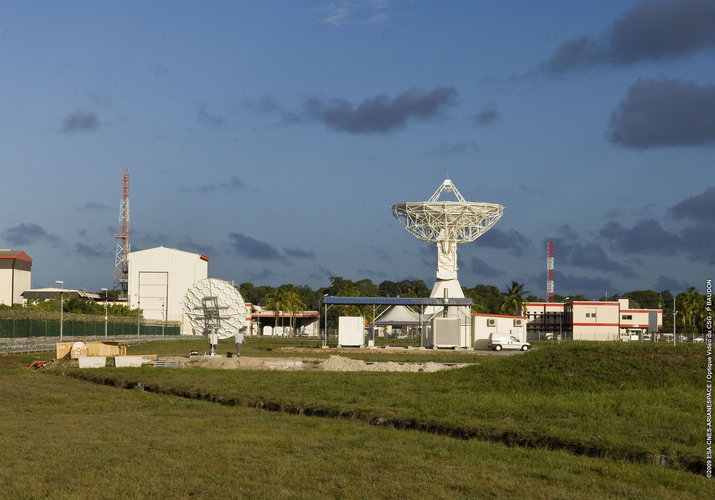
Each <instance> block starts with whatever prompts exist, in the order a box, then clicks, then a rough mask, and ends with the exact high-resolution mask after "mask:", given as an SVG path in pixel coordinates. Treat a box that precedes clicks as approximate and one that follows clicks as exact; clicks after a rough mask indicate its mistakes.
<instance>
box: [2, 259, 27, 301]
mask: <svg viewBox="0 0 715 500" xmlns="http://www.w3.org/2000/svg"><path fill="white" fill-rule="evenodd" d="M31 281H32V259H31V258H30V256H29V255H27V254H26V253H25V252H22V251H20V252H18V251H14V250H8V249H5V250H0V304H5V305H8V306H14V305H22V304H24V303H25V300H24V299H23V297H22V292H24V291H25V290H29V289H30V288H32V286H31Z"/></svg>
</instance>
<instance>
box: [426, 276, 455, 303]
mask: <svg viewBox="0 0 715 500" xmlns="http://www.w3.org/2000/svg"><path fill="white" fill-rule="evenodd" d="M445 291H446V295H445ZM429 296H430V298H433V299H435V298H436V299H443V298H444V297H447V298H450V299H463V298H464V292H462V285H460V284H459V280H458V279H457V278H454V279H451V280H441V279H437V281H435V282H434V286H433V287H432V293H430V294H429Z"/></svg>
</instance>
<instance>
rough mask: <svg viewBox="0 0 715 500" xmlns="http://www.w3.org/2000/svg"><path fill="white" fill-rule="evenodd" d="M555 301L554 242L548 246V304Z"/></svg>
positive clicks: (550, 242)
mask: <svg viewBox="0 0 715 500" xmlns="http://www.w3.org/2000/svg"><path fill="white" fill-rule="evenodd" d="M553 301H554V242H553V241H549V242H548V243H547V244H546V302H553Z"/></svg>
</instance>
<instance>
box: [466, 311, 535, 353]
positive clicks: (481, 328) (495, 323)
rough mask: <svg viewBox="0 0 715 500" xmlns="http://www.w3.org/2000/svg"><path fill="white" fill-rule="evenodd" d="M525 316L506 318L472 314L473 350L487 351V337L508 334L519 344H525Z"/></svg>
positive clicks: (498, 315)
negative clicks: (518, 341)
mask: <svg viewBox="0 0 715 500" xmlns="http://www.w3.org/2000/svg"><path fill="white" fill-rule="evenodd" d="M526 324H527V318H526V316H507V315H502V314H474V315H473V316H472V332H473V336H474V339H473V342H472V344H473V346H474V348H475V349H487V343H488V342H489V335H491V334H492V333H509V334H511V335H513V336H515V337H517V338H518V339H519V340H520V341H521V342H526Z"/></svg>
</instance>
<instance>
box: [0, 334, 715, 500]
mask: <svg viewBox="0 0 715 500" xmlns="http://www.w3.org/2000/svg"><path fill="white" fill-rule="evenodd" d="M190 342H191V341H190ZM249 342H250V340H249ZM182 344H184V342H183V341H173V342H166V343H162V344H156V345H148V346H136V347H133V348H131V350H132V352H131V353H132V354H135V353H137V352H136V350H142V349H148V350H147V351H146V352H157V351H159V350H160V349H161V350H165V351H164V352H163V353H162V354H161V355H181V354H184V355H185V354H187V353H188V351H190V350H191V349H190V348H188V349H187V347H188V345H182ZM281 346H284V344H283V343H281V342H277V341H272V342H253V343H250V344H248V345H247V346H246V352H247V354H249V355H261V354H260V353H263V355H267V356H274V355H281V356H284V355H290V356H296V354H297V353H300V354H301V355H304V356H305V357H306V358H312V357H320V356H325V355H328V354H335V353H336V351H335V350H334V349H331V350H329V351H328V352H326V351H325V350H322V349H311V350H307V351H306V350H302V349H300V350H297V349H295V347H300V346H299V345H298V346H296V345H293V346H290V347H293V349H288V350H283V349H281ZM249 349H250V350H249ZM226 350H229V349H226ZM219 352H221V350H220V351H219ZM341 353H343V354H347V353H345V352H343V351H341ZM314 354H315V355H314ZM349 355H350V356H352V357H364V356H368V357H369V356H377V357H379V359H381V360H385V361H387V360H405V358H404V357H405V356H406V357H407V358H406V359H410V360H414V361H426V360H433V361H435V360H442V361H444V360H447V359H452V358H456V357H459V358H460V359H462V360H467V361H469V362H472V363H474V365H473V366H470V367H468V368H464V369H459V370H451V371H444V372H438V373H354V372H351V373H339V372H338V373H336V372H268V371H229V370H207V369H199V368H193V369H179V370H176V369H158V368H149V367H145V368H141V369H116V368H106V369H99V370H82V371H80V370H78V369H76V368H72V367H70V366H68V364H67V363H55V364H54V365H52V367H51V368H50V369H47V370H42V371H40V372H29V371H27V370H25V369H24V366H25V364H27V363H29V362H30V361H31V360H32V359H37V358H38V356H37V355H25V356H7V357H0V422H2V423H1V424H0V426H1V427H0V430H1V431H2V432H0V449H3V450H8V454H7V457H8V458H9V460H8V461H7V464H8V465H7V467H6V466H5V463H4V464H3V467H2V468H0V481H2V483H3V484H9V485H10V488H9V489H7V490H3V491H0V497H2V496H5V495H6V496H5V497H7V498H33V497H39V496H45V495H46V494H49V496H51V497H76V496H86V497H95V498H110V497H117V496H122V497H144V496H147V495H148V494H153V495H155V494H156V493H157V492H158V491H160V490H161V492H162V493H161V494H162V495H163V494H164V490H165V491H166V492H168V493H166V494H167V495H169V494H170V495H172V496H190V495H198V496H215V495H219V494H220V495H229V496H257V497H265V496H272V497H273V496H276V495H281V496H290V497H304V498H308V497H316V496H318V497H351V498H352V497H366V496H378V497H405V496H406V497H414V496H434V497H442V498H452V497H455V496H456V497H465V496H467V497H469V496H477V497H492V498H523V497H530V498H575V497H578V498H604V497H634V498H639V497H640V498H646V497H653V496H656V497H658V498H706V497H710V496H712V493H713V489H712V486H711V484H712V483H711V482H708V481H707V480H706V479H705V478H703V477H702V476H700V475H697V474H693V473H691V472H687V470H688V469H690V470H692V468H693V467H694V466H696V467H697V466H698V464H701V462H702V460H703V458H704V451H703V449H704V441H705V435H704V434H705V433H704V430H703V426H704V408H703V401H704V396H703V394H704V382H703V380H702V379H703V377H704V359H705V358H704V348H702V346H695V345H683V346H679V347H678V348H673V347H672V346H659V345H646V344H644V345H635V344H631V345H621V344H599V343H561V344H547V345H543V346H537V348H535V349H534V350H533V351H530V352H528V353H526V354H525V355H521V354H519V355H515V356H482V355H475V354H473V353H469V354H467V353H460V352H453V351H446V352H433V351H417V352H414V351H410V353H405V352H401V351H389V352H388V351H382V352H378V353H373V354H368V353H367V352H361V353H352V352H351V353H350V354H349ZM39 357H41V356H39ZM58 373H65V374H67V375H71V376H72V377H77V376H80V377H87V378H90V379H93V380H94V381H99V382H102V383H103V384H104V383H116V384H118V385H122V384H127V385H130V384H132V383H137V382H140V383H142V384H144V386H145V387H147V388H150V389H152V390H156V391H159V392H162V391H163V392H165V393H166V394H157V393H151V392H146V391H138V390H130V391H127V390H119V389H116V388H114V387H109V386H106V385H97V384H89V383H87V382H85V381H82V380H77V379H75V378H72V377H58V376H50V375H51V374H58ZM176 394H182V395H191V394H193V395H194V396H198V397H203V398H208V399H211V398H213V399H214V400H220V401H223V402H224V403H228V404H236V405H237V406H228V405H219V404H215V403H212V402H209V401H206V400H201V399H186V398H177V397H174V396H172V395H176ZM258 404H263V405H266V406H268V407H273V408H275V409H282V410H284V411H282V412H265V411H262V410H255V409H253V408H251V406H255V405H258ZM701 410H702V411H701ZM291 412H292V413H291ZM301 412H302V413H315V414H327V415H333V416H342V417H344V418H328V419H325V418H317V417H307V416H305V415H301V414H296V413H301ZM367 422H383V423H385V422H386V423H388V424H390V425H387V426H371V425H368V424H367ZM391 425H395V426H396V427H401V426H404V427H407V428H419V429H422V430H426V431H428V432H416V431H413V430H398V429H396V428H393V427H392V426H391ZM448 433H453V434H456V435H461V436H464V437H472V438H473V439H467V440H461V439H454V438H450V437H447V436H446V435H445V434H448ZM78 440H79V441H78ZM502 443H509V444H510V445H511V446H505V445H504V444H502ZM549 448H551V449H549ZM569 450H570V451H572V453H569ZM589 455H591V456H589ZM602 456H603V457H607V458H602ZM238 457H240V461H237V459H238ZM58 458H61V460H58ZM658 461H661V462H663V463H664V465H655V464H654V463H653V462H658ZM211 463H215V464H218V466H217V467H215V468H212V467H210V466H209V464H211ZM73 470H76V471H77V472H78V473H79V476H82V475H83V476H86V477H88V478H93V479H94V482H84V483H82V484H81V486H73V485H63V487H62V488H61V489H55V487H54V486H53V485H54V483H55V482H57V481H58V480H59V479H60V478H61V477H64V476H65V475H67V476H68V477H69V476H72V475H73V474H74V472H72V471H73ZM22 477H37V478H38V479H37V481H35V482H33V483H32V484H33V489H31V490H22V489H21V488H22V484H24V483H26V481H24V482H23V481H22V480H21V479H20V478H22ZM125 480H126V481H129V482H130V483H131V484H130V485H122V486H119V485H120V484H122V483H123V482H124V481H125ZM95 482H96V484H97V485H96V486H94V483H95ZM67 488H69V489H67ZM72 488H74V489H72ZM87 488H89V489H87ZM120 488H126V489H125V490H121V489H120ZM23 491H26V492H25V493H23ZM6 492H9V493H6ZM86 492H89V493H86ZM708 492H710V493H709V494H708Z"/></svg>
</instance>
